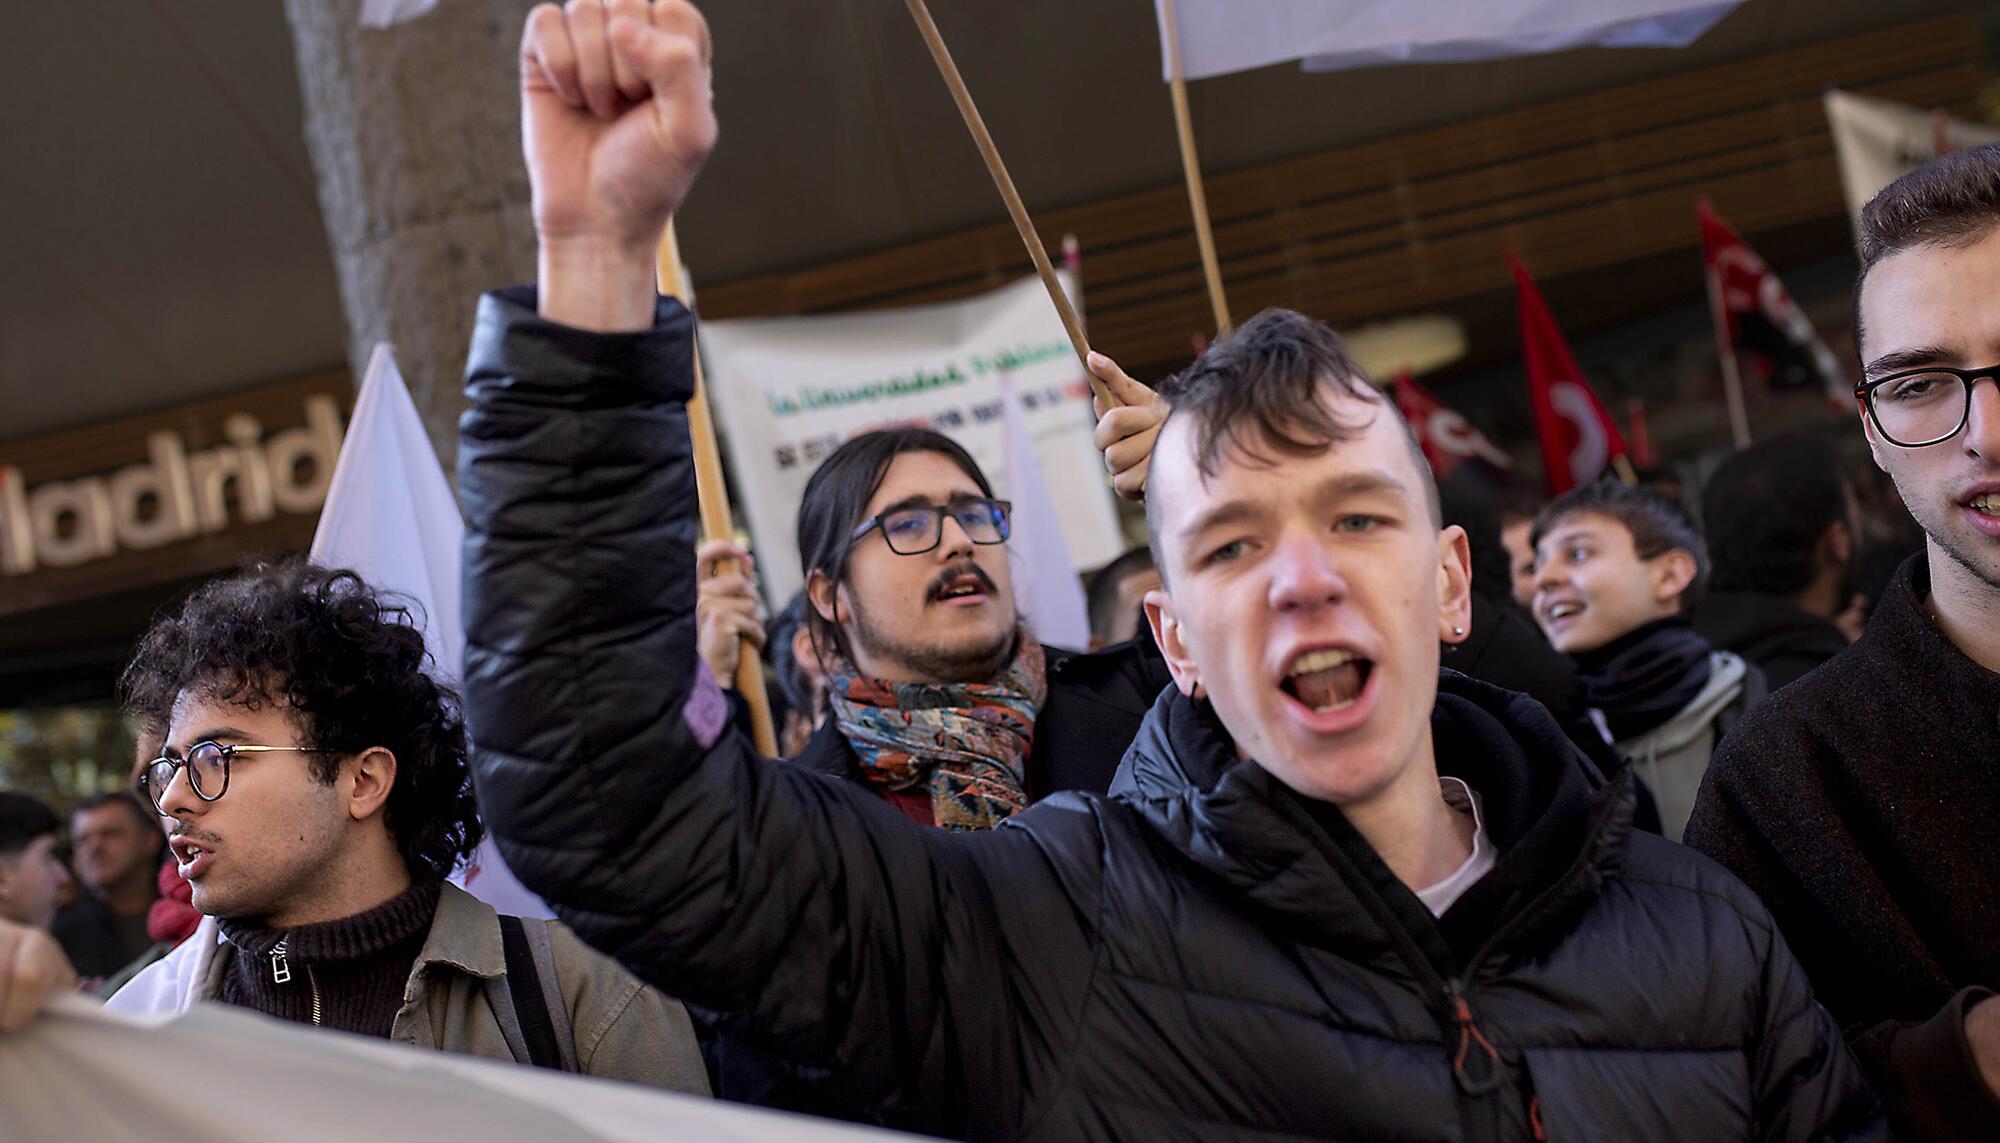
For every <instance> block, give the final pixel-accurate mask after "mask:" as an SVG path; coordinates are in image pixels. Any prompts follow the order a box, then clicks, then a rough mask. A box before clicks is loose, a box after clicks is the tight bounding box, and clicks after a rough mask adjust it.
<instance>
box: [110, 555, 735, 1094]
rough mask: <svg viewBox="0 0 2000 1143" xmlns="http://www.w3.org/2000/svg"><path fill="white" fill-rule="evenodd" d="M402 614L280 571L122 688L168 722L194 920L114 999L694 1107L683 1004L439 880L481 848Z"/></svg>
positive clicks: (460, 751) (207, 593) (181, 618)
mask: <svg viewBox="0 0 2000 1143" xmlns="http://www.w3.org/2000/svg"><path fill="white" fill-rule="evenodd" d="M424 661H425V650H424V641H423V635H422V633H421V631H420V630H419V628H418V627H417V626H416V625H414V624H413V623H412V622H411V616H410V614H409V612H408V610H407V608H406V607H404V606H403V605H401V604H399V603H398V602H396V601H394V600H393V599H389V598H385V597H383V596H380V595H378V594H376V593H375V592H374V591H372V590H371V589H370V588H369V587H368V585H366V584H365V583H363V582H362V581H361V579H360V578H359V577H358V576H356V575H355V574H354V573H353V572H349V571H334V570H328V569H325V568H320V567H314V566H312V565H310V564H306V563H303V562H297V561H292V562H285V563H278V564H266V565H260V566H257V567H254V568H252V569H250V570H248V571H245V572H243V573H241V574H239V575H236V576H234V577H231V578H227V579H222V580H218V581H216V582H213V583H210V584H209V585H207V586H206V587H204V588H202V589H201V590H199V591H197V592H196V593H195V594H194V596H193V597H192V598H191V599H189V600H188V602H187V604H186V605H185V606H184V607H183V608H182V610H181V611H180V613H179V614H178V615H173V616H169V617H167V618H163V619H161V620H159V621H157V622H156V623H155V624H154V625H153V627H152V629H151V630H150V631H148V632H147V633H146V635H145V637H144V639H143V640H142V641H141V642H140V644H139V648H138V650H137V652H136V653H135V655H134V657H133V660H132V663H131V665H130V666H129V667H128V668H127V669H126V672H125V676H124V679H123V687H124V694H125V699H126V703H127V705H128V706H129V708H130V709H131V710H132V711H133V712H134V713H135V714H137V715H139V716H141V717H142V718H145V719H147V720H149V721H150V720H155V719H157V720H158V721H159V722H160V723H161V724H163V725H164V726H165V727H166V732H165V740H164V743H163V746H162V748H161V752H160V755H159V757H158V758H156V759H154V760H153V761H151V762H150V763H148V764H147V765H146V766H145V767H144V768H143V769H142V770H141V773H140V777H139V790H140V794H141V796H142V797H144V798H145V799H146V801H147V802H148V804H149V805H150V806H151V807H152V808H153V809H154V810H156V811H157V812H158V813H159V815H160V816H161V817H162V818H163V819H166V820H167V829H168V837H169V846H170V848H171V850H172V853H173V857H174V859H175V861H176V862H177V863H178V866H179V871H180V875H181V876H182V877H184V878H186V880H187V882H188V884H189V885H190V887H191V888H192V890H193V899H194V905H195V907H196V908H197V909H199V910H200V911H201V912H202V913H203V914H204V919H203V921H202V923H201V927H200V928H199V929H198V930H196V932H195V935H194V936H193V937H192V938H190V939H189V940H188V941H186V942H185V943H183V944H182V945H181V946H180V948H178V949H176V950H175V951H174V952H173V953H172V954H170V955H169V956H168V957H167V958H166V959H164V960H162V961H160V962H159V963H158V964H155V965H153V966H151V967H150V968H148V969H146V970H145V971H144V972H142V973H140V974H139V975H138V976H137V977H135V978H134V979H133V980H132V981H131V983H129V984H127V985H126V986H125V987H124V988H122V989H120V990H119V991H118V993H117V994H116V995H115V996H113V997H112V999H111V1001H110V1006H111V1007H112V1008H114V1009H124V1010H127V1011H148V1012H158V1011H180V1010H182V1009H185V1008H186V1007H188V1006H189V1005H191V1004H192V1003H194V1002H195V1001H197V1000H220V1001H222V1002H223V1003H227V1004H235V1005H239V1006H241V1007H245V1008H251V1009H255V1010H257V1011H260V1012H263V1013H266V1014H268V1015H273V1016H278V1017H281V1018H283V1019H288V1020H294V1021H298V1022H301V1023H310V1024H314V1025H320V1026H325V1027H329V1028H337V1029H340V1030H342V1031H347V1032H356V1033H360V1034H363V1035H370V1036H377V1037H383V1038H387V1039H390V1040H394V1041H397V1042H399V1043H405V1044H413V1045H421V1046H425V1047H431V1048H437V1049H441V1050H445V1051H456V1052H464V1053H467V1054H471V1055H479V1056H486V1057H489V1058H494V1059H503V1060H517V1061H520V1062H524V1063H540V1064H544V1065H547V1066H555V1067H561V1068H563V1069H565V1070H570V1071H580V1072H585V1073H588V1074H592V1075H598V1076H605V1077H610V1078H614V1079H622V1080H627V1081H630V1082H635V1083H643V1084H649V1085H652V1086H656V1087H664V1088H670V1089H674V1090H680V1091H691V1092H699V1093H703V1094H706V1093H707V1091H708V1083H707V1077H706V1075H705V1072H704V1069H703V1066H702V1063H701V1056H700V1052H699V1049H698V1047H697V1045H696V1042H695V1039H694V1033H693V1028H692V1025H691V1024H690V1022H689V1020H688V1016H687V1013H686V1011H685V1010H684V1009H683V1008H682V1007H681V1005H680V1003H679V1002H678V1001H675V1000H672V999H669V998H667V997H666V996H664V995H662V994H660V993H659V992H657V991H655V990H653V989H651V988H649V987H647V986H645V985H643V984H641V983H640V982H639V981H638V980H637V979H635V978H634V977H633V976H632V975H631V974H630V973H628V972H626V971H625V970H624V969H623V968H621V967H620V966H619V965H618V964H617V963H616V962H615V961H612V960H610V959H609V958H607V957H604V956H602V955H600V954H598V953H596V952H594V951H592V950H590V949H589V948H587V947H586V946H585V945H584V944H583V943H582V942H581V941H579V940H578V939H577V938H576V937H575V936H574V935H573V934H571V933H570V932H569V930H568V929H566V928H564V927H563V926H561V925H560V924H557V923H555V922H552V921H549V922H545V921H525V922H524V921H521V920H519V919H518V918H502V917H499V916H497V915H496V914H495V913H494V911H493V910H492V909H491V908H490V907H488V906H487V905H485V904H483V903H481V902H480V901H477V900H475V899H474V898H472V897H471V896H470V895H469V894H466V893H465V892H463V891H461V890H459V889H458V888H456V887H455V886H452V885H450V884H448V883H446V881H445V877H446V875H447V874H449V873H450V872H451V870H452V869H453V867H454V866H456V865H457V864H458V862H459V861H460V860H462V859H463V858H464V857H465V856H466V855H467V854H469V853H470V852H471V851H472V849H473V847H474V846H475V845H476V844H477V843H478V841H479V839H480V836H481V833H482V830H481V828H480V824H479V819H478V816H477V807H476V805H475V803H474V800H473V794H472V785H471V777H470V773H469V771H468V769H467V766H466V740H465V724H464V721H463V719H462V718H461V716H460V714H459V707H458V698H457V695H456V694H455V693H454V692H453V691H452V690H451V689H450V688H449V687H447V686H444V685H442V684H440V683H439V682H437V681H436V680H435V679H434V678H433V677H432V676H431V675H429V674H427V673H426V672H425V670H424Z"/></svg>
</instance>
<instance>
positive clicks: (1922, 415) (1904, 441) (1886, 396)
mask: <svg viewBox="0 0 2000 1143" xmlns="http://www.w3.org/2000/svg"><path fill="white" fill-rule="evenodd" d="M1989 377H1991V378H1993V379H1994V383H1995V384H1996V385H2000V365H1994V366H1990V367H1988V368H1986V369H1948V368H1946V367H1944V366H1942V365H1932V366H1927V367H1925V368H1923V369H1906V370H1904V371H1902V372H1901V373H1891V374H1889V375H1888V376H1887V377H1881V378H1877V379H1876V380H1873V381H1866V382H1863V383H1862V384H1861V385H1859V386H1857V387H1856V388H1855V390H1854V396H1855V397H1856V398H1857V399H1858V400H1859V401H1860V402H1861V406H1862V408H1863V409H1866V410H1867V412H1868V419H1869V420H1870V421H1873V422H1874V424H1875V431H1876V432H1878V433H1880V434H1881V435H1882V439H1883V440H1885V441H1888V442H1889V443H1890V444H1892V445H1895V446H1896V447H1897V448H1923V447H1924V446H1926V445H1934V444H1938V443H1940V442H1942V441H1948V440H1950V439H1951V438H1953V437H1955V436H1957V435H1958V433H1959V430H1961V429H1963V428H1965V423H1966V421H1967V420H1969V419H1970V418H1971V416H1972V387H1973V386H1974V385H1976V384H1978V383H1979V382H1980V381H1983V380H1985V379H1986V378H1989Z"/></svg>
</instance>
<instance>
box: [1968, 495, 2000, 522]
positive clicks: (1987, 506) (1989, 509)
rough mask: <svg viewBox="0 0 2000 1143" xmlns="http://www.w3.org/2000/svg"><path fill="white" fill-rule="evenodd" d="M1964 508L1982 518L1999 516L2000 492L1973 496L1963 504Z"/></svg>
mask: <svg viewBox="0 0 2000 1143" xmlns="http://www.w3.org/2000/svg"><path fill="white" fill-rule="evenodd" d="M1965 506H1966V507H1967V508H1970V509H1972V510H1973V511H1974V512H1977V513H1979V514H1980V515H1982V516H2000V492H1988V493H1985V494H1984V495H1980V496H1974V497H1973V498H1972V499H1970V500H1967V501H1966V502H1965Z"/></svg>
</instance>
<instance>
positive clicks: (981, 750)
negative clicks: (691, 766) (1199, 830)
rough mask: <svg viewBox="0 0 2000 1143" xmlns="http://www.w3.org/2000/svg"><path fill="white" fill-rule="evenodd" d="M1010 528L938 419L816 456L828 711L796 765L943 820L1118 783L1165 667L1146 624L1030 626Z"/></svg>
mask: <svg viewBox="0 0 2000 1143" xmlns="http://www.w3.org/2000/svg"><path fill="white" fill-rule="evenodd" d="M1011 526H1012V508H1011V506H1010V505H1009V504H1008V503H1007V502H1006V501H1004V500H999V499H996V498H995V497H994V495H993V487H992V485H991V484H989V483H988V482H987V479H986V475H985V474H984V473H983V472H981V471H980V469H979V465H978V464H977V463H976V462H974V461H973V459H972V457H971V456H970V455H969V454H968V453H967V452H966V451H965V450H964V449H963V448H961V447H960V446H959V445H958V443H957V442H955V441H953V440H952V439H951V438H950V437H947V436H945V435H943V434H942V433H937V432H933V431H931V430H929V429H922V428H910V427H906V428H896V429H888V430H882V431H876V432H868V433H863V434H861V435H859V436H856V437H853V438H851V439H849V440H848V441H847V442H846V443H845V444H843V445H841V446H840V448H839V449H837V450H835V451H834V453H833V455H832V456H829V457H828V458H827V459H826V461H825V462H824V463H823V464H821V465H820V467H819V468H818V469H817V470H816V471H815V472H814V473H813V475H812V479H811V480H810V481H808V482H807V484H806V491H805V495H804V497H803V499H802V500H801V502H800V505H799V516H798V539H799V552H800V561H801V563H802V564H803V570H804V571H805V575H806V601H807V609H806V616H805V619H806V624H807V626H808V627H809V629H810V630H811V634H812V645H813V646H814V647H816V648H817V649H818V651H817V655H818V659H819V662H820V665H821V667H822V669H823V670H824V672H825V674H826V701H827V705H828V708H829V713H830V715H831V717H829V718H828V719H827V720H826V721H825V722H824V723H823V724H822V725H821V726H820V728H819V730H818V731H817V732H816V733H815V734H814V735H813V737H812V738H811V740H809V741H808V742H807V743H806V747H805V749H804V751H803V752H801V753H800V754H799V756H798V757H797V758H796V759H795V761H796V762H797V763H798V764H799V765H803V766H806V767H808V768H810V769H813V770H817V771H819V772H821V773H825V774H829V775H833V776H836V777H840V778H845V779H848V780H851V781H855V782H859V783H861V784H863V785H866V786H868V787H869V788H871V789H873V790H875V791H876V792H878V793H879V794H880V795H881V796H882V797H883V798H884V799H885V800H886V801H888V802H889V803H890V804H891V805H893V806H895V807H896V808H897V809H899V810H901V811H903V812H904V813H906V814H908V815H910V816H911V817H913V818H915V819H916V820H918V821H920V822H924V823H926V824H929V825H935V826H938V827H941V828H944V829H950V830H973V829H986V828H990V827H992V826H995V825H998V824H999V823H1000V822H1002V821H1005V820H1006V819H1007V818H1008V817H1011V816H1012V815H1013V814H1015V813H1018V812H1019V811H1020V810H1022V809H1024V808H1026V806H1027V805H1028V803H1029V802H1030V801H1031V800H1034V799H1037V798H1040V797H1043V796H1045V795H1048V794H1051V793H1054V792H1056V791H1058V790H1076V789H1083V790H1095V791H1097V792H1100V793H1101V792H1103V791H1104V790H1105V789H1106V788H1107V787H1108V786H1109V785H1110V783H1111V776H1112V774H1113V772H1114V771H1116V769H1117V767H1118V759H1119V758H1120V757H1121V756H1123V754H1124V753H1125V748H1126V747H1127V746H1129V745H1131V742H1132V736H1133V734H1134V733H1136V732H1137V731H1138V729H1139V722H1140V720H1141V719H1143V718H1144V717H1145V714H1146V708H1147V707H1148V706H1149V705H1151V703H1152V701H1153V698H1154V697H1155V696H1156V695H1158V694H1159V692H1160V690H1161V688H1163V687H1165V686H1166V685H1167V682H1168V676H1167V673H1166V669H1165V665H1164V663H1163V662H1162V661H1161V659H1160V657H1159V655H1158V653H1157V652H1156V651H1155V650H1154V648H1153V645H1152V641H1151V639H1150V638H1142V639H1139V640H1137V641H1135V642H1133V643H1130V644H1127V645H1125V646H1123V647H1121V648H1118V649H1114V650H1112V651H1109V652H1104V653H1100V654H1096V655H1082V654H1076V653H1074V652H1070V651H1064V650H1059V649H1056V648H1053V647H1044V646H1042V644H1041V643H1039V642H1038V641H1036V639H1035V637H1034V633H1033V632H1032V631H1029V630H1027V629H1026V627H1025V626H1023V624H1022V621H1021V617H1020V614H1019V612H1018V611H1017V610H1016V609H1015V605H1014V597H1013V591H1012V585H1013V580H1012V576H1011V574H1010V568H1009V566H1008V560H1007V546H1006V545H1007V538H1008V535H1009V533H1010V530H1011Z"/></svg>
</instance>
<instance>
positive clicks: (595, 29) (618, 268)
mask: <svg viewBox="0 0 2000 1143" xmlns="http://www.w3.org/2000/svg"><path fill="white" fill-rule="evenodd" d="M713 103H714V101H713V97H712V95H711V91H710V85H709V39H708V24H707V23H706V22H705V21H704V20H703V19H702V17H701V13H700V12H698V11H696V10H695V7H694V5H692V4H689V3H686V0H651V2H648V0H569V2H568V3H567V4H566V5H564V6H563V7H560V8H558V7H556V6H555V5H553V4H543V5H540V6H539V7H537V8H535V9H534V11H532V12H530V13H529V14H528V22H527V28H526V30H525V32H524V33H523V34H522V37H521V141H522V151H523V154H524V155H525V157H526V159H527V164H528V181H529V184H530V185H531V186H532V187H533V190H534V214H535V228H536V230H537V232H538V233H539V235H540V237H541V247H542V250H541V253H542V275H541V276H542V279H543V282H542V285H543V290H544V293H545V294H546V293H547V292H548V291H549V290H550V289H551V287H552V286H553V287H555V288H556V293H557V298H556V301H557V303H558V308H559V309H562V308H563V307H568V308H567V309H563V310H562V312H557V313H549V316H551V317H554V318H556V319H557V320H575V321H576V323H577V324H582V325H586V326H595V327H598V328H607V327H609V326H612V325H618V324H628V325H629V324H630V323H629V321H627V320H625V319H627V318H630V317H631V316H632V314H630V313H628V312H625V311H627V310H636V311H639V313H638V316H639V317H641V318H648V319H649V318H650V313H651V300H652V294H651V289H650V285H649V284H648V285H644V289H643V294H640V287H641V285H642V284H641V283H639V282H638V281H637V279H638V278H639V277H642V276H644V275H646V274H649V273H650V267H651V266H652V253H653V251H654V249H655V247H656V245H657V243H658V242H659V238H660V231H661V229H662V228H663V227H664V226H665V225H666V222H667V219H668V218H669V217H670V216H671V215H672V214H673V212H674V211H675V209H676V208H678V207H679V206H680V204H681V200H682V199H684V198H685V197H687V193H688V188H690V187H691V186H693V185H694V180H695V176H696V175H697V174H698V173H699V172H700V171H701V166H702V163H703V162H704V161H705V160H706V159H707V158H708V153H709V151H710V150H711V149H713V148H714V146H715V139H716V122H715V109H714V105H713ZM552 273H553V274H554V276H555V279H556V280H555V281H553V282H552V281H551V280H550V279H551V274H552ZM645 282H646V283H650V277H646V278H645ZM572 286H574V287H577V288H583V287H586V286H588V287H592V288H595V289H598V290H602V291H605V292H607V293H615V294H616V297H614V298H612V299H610V300H612V301H615V302H617V303H619V306H620V307H623V308H622V309H619V311H618V312H616V313H613V312H611V310H612V309H613V308H617V307H607V306H605V305H603V304H602V303H603V302H605V300H606V299H604V298H592V297H590V296H587V295H586V296H583V297H571V296H570V294H569V293H568V292H567V291H569V289H570V288H571V287H572ZM635 295H638V296H637V298H636V300H635V297H634V296H635ZM548 311H549V307H548V306H544V312H545V313H548Z"/></svg>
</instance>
